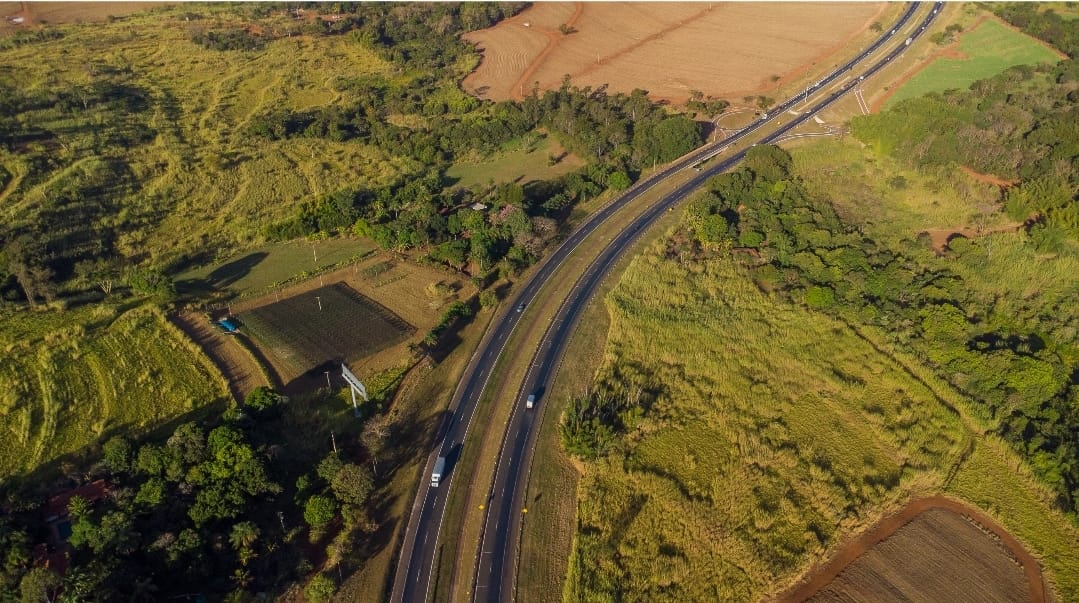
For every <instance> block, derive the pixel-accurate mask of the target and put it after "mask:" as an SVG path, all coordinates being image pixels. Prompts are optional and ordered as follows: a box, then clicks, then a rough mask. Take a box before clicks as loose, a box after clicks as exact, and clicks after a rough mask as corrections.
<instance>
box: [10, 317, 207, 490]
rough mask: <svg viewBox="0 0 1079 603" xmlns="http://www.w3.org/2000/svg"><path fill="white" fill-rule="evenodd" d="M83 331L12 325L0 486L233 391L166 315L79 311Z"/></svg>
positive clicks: (33, 321) (40, 320)
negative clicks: (39, 466) (45, 465)
mask: <svg viewBox="0 0 1079 603" xmlns="http://www.w3.org/2000/svg"><path fill="white" fill-rule="evenodd" d="M79 312H80V314H81V315H82V316H81V317H80V318H82V319H83V322H82V325H83V326H79V327H71V326H68V327H63V326H62V325H52V326H51V327H50V324H49V323H50V322H52V319H51V318H50V317H49V315H47V314H36V313H35V314H28V313H25V312H24V313H16V314H10V315H5V317H4V323H5V328H4V332H3V341H4V344H3V345H4V362H3V363H2V364H0V433H2V436H0V439H2V440H3V441H4V446H2V447H0V478H7V477H10V476H14V475H18V474H20V473H24V472H28V471H31V470H33V469H35V468H37V467H38V465H40V464H43V463H48V462H50V461H55V460H56V459H58V458H61V457H64V455H70V454H73V453H79V452H83V451H84V449H86V448H88V447H92V446H94V445H95V444H97V443H99V442H100V441H101V440H102V439H103V438H106V437H108V436H109V435H111V434H116V433H124V432H126V433H141V432H145V431H146V430H148V429H151V428H153V427H155V426H158V425H160V424H163V423H165V422H167V421H170V420H173V419H175V418H177V417H180V416H183V415H186V414H189V413H192V412H195V411H198V410H199V409H201V408H203V407H206V406H209V405H212V404H214V403H222V402H224V401H225V399H226V398H227V395H228V394H227V390H226V387H225V383H224V381H223V379H222V378H221V376H220V374H219V373H218V372H217V370H216V369H215V368H214V367H213V366H212V364H211V363H210V362H209V360H208V359H207V358H206V357H205V356H204V355H203V354H202V352H201V351H200V350H199V349H198V348H197V347H196V346H195V345H194V344H192V343H191V342H190V341H189V340H187V338H186V337H184V336H183V335H182V334H181V333H180V332H179V331H178V330H177V329H175V327H173V326H172V325H170V324H169V323H168V322H167V321H166V320H165V319H164V317H163V316H162V314H161V313H160V311H158V310H156V309H154V308H152V307H149V306H142V307H137V308H135V309H130V310H124V309H122V308H117V307H113V306H108V305H100V306H96V307H87V308H83V309H80V311H79Z"/></svg>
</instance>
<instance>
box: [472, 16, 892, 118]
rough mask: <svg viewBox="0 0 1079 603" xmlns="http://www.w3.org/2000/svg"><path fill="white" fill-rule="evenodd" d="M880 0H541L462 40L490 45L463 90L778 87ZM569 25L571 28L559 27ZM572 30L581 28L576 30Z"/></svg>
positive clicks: (656, 92) (656, 95)
mask: <svg viewBox="0 0 1079 603" xmlns="http://www.w3.org/2000/svg"><path fill="white" fill-rule="evenodd" d="M885 8H886V4H885V3H880V2H874V3H869V2H830V3H823V2H822V3H770V2H769V3H757V2H745V3H742V2H735V3H708V4H706V3H686V2H679V3H666V2H663V3H661V2H633V3H613V2H588V3H580V2H578V3H573V4H570V3H548V2H539V3H536V4H535V5H533V6H532V7H531V8H529V9H528V10H526V11H524V12H522V13H521V14H520V15H517V16H516V17H513V18H511V19H507V20H505V21H503V22H502V23H499V24H498V25H496V26H495V27H492V28H490V29H486V30H482V31H477V32H472V33H470V34H468V35H467V36H466V39H467V40H469V41H471V42H475V43H476V44H477V45H478V46H479V47H480V48H481V49H483V51H484V57H483V61H482V62H481V63H480V66H479V68H477V69H476V71H474V72H473V73H472V74H470V75H469V76H468V77H467V78H465V81H464V84H463V87H464V89H465V90H466V91H468V92H470V93H472V94H475V95H477V96H479V97H481V98H489V99H493V100H503V99H507V98H518V99H519V98H521V97H522V96H524V95H526V94H528V93H529V92H530V91H531V90H532V87H533V83H534V82H538V85H539V89H540V90H541V91H542V90H548V89H553V88H557V87H558V86H559V85H561V83H562V78H563V77H564V76H565V75H566V74H568V75H569V76H570V78H571V79H572V81H573V83H574V84H576V85H578V86H585V85H587V86H592V87H594V88H595V87H599V86H601V85H604V84H607V85H608V87H609V89H610V90H613V91H622V92H630V91H632V90H633V89H634V88H643V89H645V90H648V91H649V92H650V96H651V97H652V98H653V99H657V100H668V101H670V102H673V103H682V102H685V101H686V100H687V99H688V98H689V94H690V91H691V90H699V91H701V92H703V93H704V94H706V95H710V96H714V97H726V98H738V97H740V96H743V95H750V94H760V93H764V92H767V91H768V90H771V89H774V88H777V87H779V86H780V85H782V84H783V82H784V81H786V80H788V79H792V78H795V77H797V76H798V75H800V74H801V73H802V72H804V71H805V70H807V69H809V68H810V67H811V66H812V65H814V64H816V63H820V62H823V61H825V60H826V59H827V57H828V56H829V55H831V54H832V53H835V52H836V51H838V50H839V49H840V48H842V47H843V46H844V44H846V43H847V42H848V41H850V40H851V39H852V38H853V37H855V36H856V35H858V34H859V33H861V32H862V31H864V30H865V29H866V28H868V27H869V26H870V25H871V24H872V23H873V22H874V21H876V20H878V19H879V18H880V17H881V15H882V14H883V12H884V10H885ZM561 25H566V26H567V27H568V28H571V29H570V31H571V33H568V34H564V33H562V32H561V31H560V29H559V27H560V26H561ZM574 30H575V31H574Z"/></svg>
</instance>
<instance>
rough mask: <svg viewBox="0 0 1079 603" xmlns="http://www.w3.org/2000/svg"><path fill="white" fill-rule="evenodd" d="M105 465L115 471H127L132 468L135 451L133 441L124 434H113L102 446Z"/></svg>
mask: <svg viewBox="0 0 1079 603" xmlns="http://www.w3.org/2000/svg"><path fill="white" fill-rule="evenodd" d="M101 454H102V457H103V458H104V461H105V466H106V467H108V468H109V471H112V472H113V473H126V472H127V471H130V470H131V461H132V460H133V458H134V453H133V451H132V449H131V442H129V441H128V440H127V439H126V438H124V437H123V436H113V437H112V438H110V439H109V441H107V442H105V444H104V446H102V447H101Z"/></svg>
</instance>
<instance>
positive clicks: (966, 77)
mask: <svg viewBox="0 0 1079 603" xmlns="http://www.w3.org/2000/svg"><path fill="white" fill-rule="evenodd" d="M959 51H960V52H961V53H963V54H964V55H965V58H961V59H953V58H944V57H942V58H938V59H937V60H935V61H933V62H932V63H930V64H929V65H928V66H926V68H925V69H923V70H921V71H919V72H918V73H917V74H916V75H915V76H914V77H912V78H911V79H910V80H909V81H908V82H907V83H905V84H904V85H903V86H902V87H901V88H900V89H899V90H897V91H896V93H895V94H894V95H893V96H892V97H891V98H890V99H888V102H887V103H886V105H885V108H888V107H890V106H892V105H894V104H895V103H897V102H899V101H901V100H903V99H907V98H916V97H919V96H922V95H925V94H928V93H930V92H943V91H945V90H948V89H950V88H959V89H961V90H962V89H966V88H967V87H968V86H970V85H971V84H973V83H974V82H976V81H978V80H981V79H985V78H988V77H992V76H994V75H996V74H998V73H1002V72H1003V71H1004V70H1005V69H1007V68H1008V67H1012V66H1014V65H1035V64H1038V63H1056V62H1057V61H1059V60H1060V57H1058V56H1057V55H1056V54H1055V53H1054V52H1053V51H1051V50H1049V49H1048V48H1046V47H1045V46H1044V45H1042V44H1041V43H1040V42H1038V41H1037V40H1035V39H1034V38H1031V37H1030V36H1027V35H1025V34H1022V33H1019V32H1017V31H1015V30H1012V29H1009V28H1008V27H1005V26H1004V25H1002V24H1001V23H1000V22H999V21H997V20H995V19H987V20H985V21H983V22H982V23H981V25H979V26H978V27H976V28H975V29H973V30H971V31H968V32H964V33H962V34H961V36H960V38H959Z"/></svg>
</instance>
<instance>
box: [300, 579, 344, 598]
mask: <svg viewBox="0 0 1079 603" xmlns="http://www.w3.org/2000/svg"><path fill="white" fill-rule="evenodd" d="M336 592H337V586H336V585H335V584H334V583H333V579H332V578H330V577H329V576H327V575H326V574H319V575H317V576H315V577H314V578H312V579H311V581H310V582H308V583H307V586H306V587H305V588H304V589H303V594H304V597H305V598H306V599H307V600H308V601H311V603H325V602H326V601H329V600H330V599H332V598H333V595H334V593H336Z"/></svg>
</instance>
